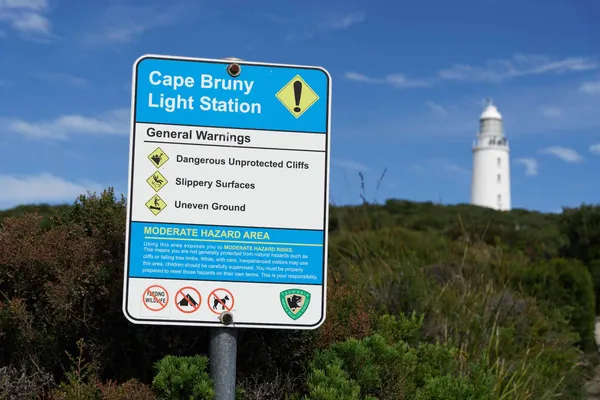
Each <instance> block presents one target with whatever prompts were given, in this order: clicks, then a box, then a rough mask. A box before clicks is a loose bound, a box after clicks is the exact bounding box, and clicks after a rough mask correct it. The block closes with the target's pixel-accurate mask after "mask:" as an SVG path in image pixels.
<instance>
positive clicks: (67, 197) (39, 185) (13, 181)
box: [0, 172, 104, 208]
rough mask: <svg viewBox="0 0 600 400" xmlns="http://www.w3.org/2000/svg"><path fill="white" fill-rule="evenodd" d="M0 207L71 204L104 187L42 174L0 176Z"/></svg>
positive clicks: (45, 173)
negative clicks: (81, 195)
mask: <svg viewBox="0 0 600 400" xmlns="http://www.w3.org/2000/svg"><path fill="white" fill-rule="evenodd" d="M0 187H2V189H3V190H1V191H0V206H1V207H2V208H9V207H14V206H16V205H19V204H31V203H56V202H63V201H66V202H73V201H74V200H75V199H76V198H77V196H79V195H80V194H86V193H87V191H88V190H89V191H96V192H100V191H102V190H103V189H104V187H103V186H102V185H100V184H98V183H94V182H88V181H84V182H71V181H68V180H66V179H63V178H60V177H57V176H54V175H52V174H50V173H47V172H44V173H41V174H38V175H5V174H0Z"/></svg>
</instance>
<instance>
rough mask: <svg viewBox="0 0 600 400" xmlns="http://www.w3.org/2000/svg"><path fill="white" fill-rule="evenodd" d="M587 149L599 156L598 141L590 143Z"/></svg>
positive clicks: (599, 144) (599, 145)
mask: <svg viewBox="0 0 600 400" xmlns="http://www.w3.org/2000/svg"><path fill="white" fill-rule="evenodd" d="M588 150H589V151H590V153H592V154H594V155H597V156H600V143H595V144H593V145H591V146H590V147H589V149H588Z"/></svg>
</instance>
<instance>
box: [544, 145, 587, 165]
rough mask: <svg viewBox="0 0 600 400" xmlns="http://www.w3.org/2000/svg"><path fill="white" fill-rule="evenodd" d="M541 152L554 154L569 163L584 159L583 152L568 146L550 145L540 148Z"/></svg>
mask: <svg viewBox="0 0 600 400" xmlns="http://www.w3.org/2000/svg"><path fill="white" fill-rule="evenodd" d="M540 153H542V154H550V155H553V156H555V157H558V158H560V159H561V160H563V161H565V162H569V163H578V162H581V161H583V157H582V156H581V154H579V153H578V152H577V151H575V150H573V149H570V148H568V147H560V146H554V147H548V148H546V149H543V150H540Z"/></svg>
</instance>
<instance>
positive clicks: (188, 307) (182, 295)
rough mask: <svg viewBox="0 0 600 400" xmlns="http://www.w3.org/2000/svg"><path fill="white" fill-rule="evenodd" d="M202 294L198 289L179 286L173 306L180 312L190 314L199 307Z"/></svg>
mask: <svg viewBox="0 0 600 400" xmlns="http://www.w3.org/2000/svg"><path fill="white" fill-rule="evenodd" d="M200 304H202V296H201V295H200V292H199V291H198V289H196V288H194V287H191V286H186V287H184V288H181V289H179V290H178V291H177V294H175V307H177V309H178V310H179V311H181V312H182V313H186V314H191V313H193V312H196V311H198V310H199V309H200Z"/></svg>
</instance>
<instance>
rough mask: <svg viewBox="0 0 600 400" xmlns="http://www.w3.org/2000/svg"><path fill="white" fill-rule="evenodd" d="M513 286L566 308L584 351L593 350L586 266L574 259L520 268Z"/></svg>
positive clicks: (591, 299)
mask: <svg viewBox="0 0 600 400" xmlns="http://www.w3.org/2000/svg"><path fill="white" fill-rule="evenodd" d="M514 285H515V286H520V287H521V288H522V289H523V290H524V291H525V293H527V294H528V295H530V296H532V297H535V298H537V299H540V300H544V301H546V302H548V303H549V304H550V305H551V307H556V308H561V309H563V310H565V312H566V313H567V315H568V319H569V321H570V323H571V325H572V326H573V330H574V331H575V332H577V333H578V334H579V336H580V338H581V340H580V342H579V344H580V346H581V347H582V348H583V349H584V350H593V349H595V347H596V346H595V343H594V334H593V333H594V323H595V319H596V313H595V298H594V286H593V282H592V277H591V275H590V272H589V270H588V268H587V267H585V266H584V265H583V264H582V263H581V262H579V261H577V260H566V259H551V260H548V261H546V262H542V263H539V264H535V265H532V266H529V267H528V268H523V269H522V270H521V271H519V272H518V274H516V275H515V277H514Z"/></svg>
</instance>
